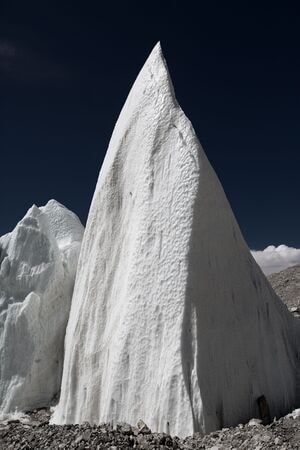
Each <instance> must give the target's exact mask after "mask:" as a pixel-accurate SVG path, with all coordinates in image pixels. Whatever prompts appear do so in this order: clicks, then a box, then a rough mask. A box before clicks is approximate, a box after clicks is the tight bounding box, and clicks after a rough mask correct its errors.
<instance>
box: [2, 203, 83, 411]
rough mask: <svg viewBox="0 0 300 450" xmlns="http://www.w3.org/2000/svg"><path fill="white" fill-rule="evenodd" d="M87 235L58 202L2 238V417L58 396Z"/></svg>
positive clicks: (35, 209) (35, 212) (30, 214)
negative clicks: (65, 338) (77, 274)
mask: <svg viewBox="0 0 300 450" xmlns="http://www.w3.org/2000/svg"><path fill="white" fill-rule="evenodd" d="M82 235H83V226H82V225H81V223H80V221H79V219H78V217H77V216H76V215H75V214H73V213H72V212H71V211H69V210H68V209H67V208H65V207H64V206H62V205H61V204H60V203H58V202H56V201H55V200H50V201H49V202H48V203H47V205H46V206H43V207H41V208H38V207H37V206H35V205H34V206H32V208H30V209H29V211H28V212H27V214H26V215H25V217H24V218H23V219H22V220H21V221H20V222H19V223H18V224H17V226H16V227H15V229H14V230H13V231H12V233H8V234H6V235H5V236H2V237H1V238H0V412H1V413H3V412H4V413H7V412H10V411H13V410H14V409H15V408H18V409H20V410H24V409H25V410H26V409H30V408H37V407H40V406H46V405H47V404H49V402H50V401H51V400H52V398H53V396H54V395H55V394H57V393H58V392H59V390H60V383H61V374H62V363H63V344H64V336H65V330H66V325H67V320H68V316H69V310H70V306H71V297H72V291H73V287H74V281H75V274H76V268H77V260H78V256H79V251H80V245H81V240H82Z"/></svg>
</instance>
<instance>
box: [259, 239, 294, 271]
mask: <svg viewBox="0 0 300 450" xmlns="http://www.w3.org/2000/svg"><path fill="white" fill-rule="evenodd" d="M251 253H252V255H253V257H254V259H255V260H256V262H257V264H258V265H259V266H260V267H261V269H262V271H263V272H264V273H265V274H266V275H270V274H271V273H275V272H280V271H281V270H284V269H286V268H287V267H291V266H294V265H296V264H299V263H300V249H299V248H294V247H288V246H287V245H278V247H275V246H274V245H269V246H268V247H266V248H265V249H264V250H251Z"/></svg>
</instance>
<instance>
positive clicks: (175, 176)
mask: <svg viewBox="0 0 300 450" xmlns="http://www.w3.org/2000/svg"><path fill="white" fill-rule="evenodd" d="M297 342H298V327H297V323H296V321H295V319H294V318H293V317H292V316H291V315H290V314H289V313H288V311H287V309H286V307H285V306H284V305H283V304H282V303H281V301H280V300H279V299H278V297H277V296H276V295H275V293H274V292H273V290H272V289H271V287H270V285H269V283H268V281H267V280H266V278H265V276H264V275H263V273H262V272H261V270H260V268H259V267H258V266H257V264H256V263H255V261H254V259H253V257H252V256H251V253H250V251H249V249H248V247H247V245H246V243H245V241H244V239H243V237H242V235H241V232H240V229H239V227H238V224H237V222H236V220H235V218H234V215H233V213H232V211H231V208H230V205H229V203H228V201H227V199H226V196H225V194H224V191H223V189H222V187H221V185H220V182H219V180H218V178H217V176H216V174H215V172H214V170H213V169H212V167H211V165H210V163H209V162H208V160H207V157H206V155H205V153H204V151H203V149H202V147H201V145H200V143H199V141H198V139H197V137H196V135H195V132H194V130H193V128H192V125H191V123H190V122H189V120H188V119H187V118H186V116H185V115H184V113H183V111H182V110H181V108H180V107H179V105H178V103H177V101H176V99H175V96H174V91H173V87H172V83H171V80H170V77H169V73H168V70H167V66H166V63H165V60H164V58H163V55H162V52H161V48H160V45H159V44H158V45H157V46H156V47H155V48H154V50H153V51H152V53H151V55H150V56H149V58H148V60H147V61H146V63H145V65H144V67H143V68H142V70H141V72H140V74H139V75H138V77H137V80H136V81H135V83H134V85H133V87H132V89H131V91H130V93H129V96H128V98H127V100H126V103H125V105H124V107H123V109H122V112H121V114H120V116H119V119H118V121H117V124H116V126H115V129H114V132H113V135H112V138H111V141H110V144H109V148H108V151H107V154H106V157H105V160H104V163H103V165H102V168H101V171H100V175H99V179H98V183H97V186H96V190H95V193H94V197H93V200H92V204H91V208H90V212H89V217H88V222H87V227H86V230H85V234H84V238H83V244H82V248H81V252H80V257H79V263H78V272H77V278H76V283H75V288H74V295H73V299H72V306H71V311H70V317H69V321H68V326H67V332H66V340H65V349H66V351H65V359H64V368H63V378H62V389H61V397H60V401H59V404H58V406H57V407H56V409H55V412H54V415H53V417H52V422H53V423H58V424H63V423H81V422H84V421H88V422H92V423H99V422H103V421H110V420H113V421H126V422H128V423H132V424H134V423H136V422H137V421H138V419H140V418H141V419H143V420H144V421H145V422H146V423H147V425H149V426H150V428H151V429H152V430H154V431H170V433H171V434H176V435H180V436H184V435H189V434H192V433H193V432H197V431H199V432H202V433H207V432H210V431H212V430H215V429H217V428H221V427H225V426H229V425H234V424H237V423H240V422H246V421H248V420H249V419H250V418H251V417H255V416H258V414H259V411H258V403H257V400H258V399H259V398H260V397H262V396H264V398H265V399H266V401H267V403H268V405H269V409H270V413H271V415H272V416H279V415H281V414H283V413H285V412H287V411H289V410H290V409H292V408H293V406H294V404H295V403H296V401H297V398H298V397H297V396H298V390H297V368H298V356H297V348H296V343H297Z"/></svg>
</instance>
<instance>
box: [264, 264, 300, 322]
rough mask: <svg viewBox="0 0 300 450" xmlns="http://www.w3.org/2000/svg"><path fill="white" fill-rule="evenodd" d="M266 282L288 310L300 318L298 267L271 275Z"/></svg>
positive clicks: (299, 271) (299, 274) (299, 272)
mask: <svg viewBox="0 0 300 450" xmlns="http://www.w3.org/2000/svg"><path fill="white" fill-rule="evenodd" d="M268 280H269V281H270V283H271V285H272V287H273V289H274V291H275V292H276V294H277V295H278V296H279V297H280V298H281V299H282V300H283V302H284V303H285V304H286V305H287V307H288V308H289V310H290V311H292V312H293V313H294V314H295V315H296V316H298V317H300V265H297V266H293V267H289V268H288V269H285V270H283V271H282V272H279V273H273V274H272V275H269V276H268Z"/></svg>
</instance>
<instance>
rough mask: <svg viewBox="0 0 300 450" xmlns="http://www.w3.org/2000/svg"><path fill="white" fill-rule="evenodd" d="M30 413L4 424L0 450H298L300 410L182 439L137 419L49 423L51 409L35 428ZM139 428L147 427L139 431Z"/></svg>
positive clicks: (0, 425)
mask: <svg viewBox="0 0 300 450" xmlns="http://www.w3.org/2000/svg"><path fill="white" fill-rule="evenodd" d="M28 417H29V421H30V424H28V423H26V424H24V423H23V422H22V421H20V422H14V423H11V424H7V423H4V422H2V423H1V422H0V450H10V449H11V450H15V449H16V450H17V449H19V450H29V449H37V450H60V449H62V450H69V449H70V450H72V449H76V450H130V449H134V450H156V449H157V450H171V449H176V450H177V449H178V450H198V449H199V450H204V449H205V450H271V449H278V450H297V449H298V450H300V410H295V411H294V412H293V413H291V414H289V415H287V416H285V417H283V418H281V419H278V420H275V421H274V422H272V423H271V424H270V425H267V426H265V425H263V424H262V423H261V421H260V420H259V419H252V420H250V421H249V423H247V424H245V425H242V424H239V425H238V426H236V427H232V428H223V429H222V430H218V431H214V432H212V433H211V434H209V435H206V436H202V435H201V434H200V433H195V434H194V435H193V436H188V437H186V438H184V439H180V438H178V437H176V436H170V435H169V434H166V433H152V432H151V431H150V430H149V428H148V427H147V425H146V424H145V423H144V422H143V421H139V423H138V428H135V427H132V426H130V425H129V424H125V423H118V424H116V425H115V426H112V425H111V424H101V425H99V426H95V425H90V424H88V423H85V424H81V425H61V426H59V425H49V417H50V413H49V411H46V412H43V417H44V418H43V420H45V422H42V423H41V424H40V426H32V425H31V424H32V423H34V422H36V421H37V418H38V417H39V412H37V411H35V412H32V413H29V415H28ZM141 428H142V429H143V430H147V429H148V430H149V431H147V432H146V433H145V432H139V430H140V429H141ZM134 430H135V431H136V432H137V435H134Z"/></svg>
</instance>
